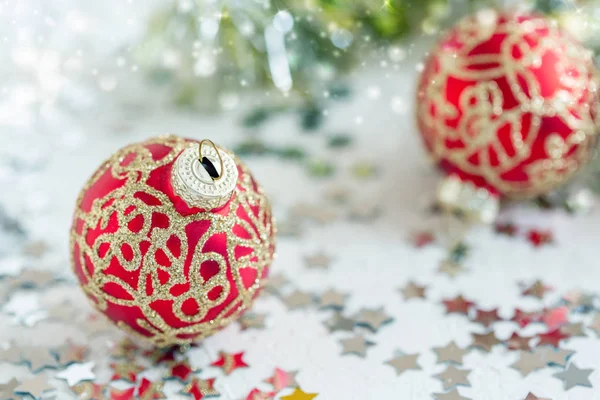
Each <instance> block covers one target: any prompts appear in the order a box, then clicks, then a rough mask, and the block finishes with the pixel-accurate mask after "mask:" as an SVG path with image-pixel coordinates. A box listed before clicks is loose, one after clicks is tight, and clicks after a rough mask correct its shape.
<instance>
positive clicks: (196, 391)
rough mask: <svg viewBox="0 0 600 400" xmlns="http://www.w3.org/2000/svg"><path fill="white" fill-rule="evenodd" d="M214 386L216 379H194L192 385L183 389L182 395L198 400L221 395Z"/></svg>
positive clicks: (189, 384)
mask: <svg viewBox="0 0 600 400" xmlns="http://www.w3.org/2000/svg"><path fill="white" fill-rule="evenodd" d="M214 384H215V378H210V379H198V378H192V380H191V381H190V383H188V384H187V385H186V386H184V387H183V389H181V393H183V394H189V395H192V397H193V398H194V399H196V400H200V399H202V398H204V397H211V396H219V395H220V393H219V392H217V390H216V389H215V388H214Z"/></svg>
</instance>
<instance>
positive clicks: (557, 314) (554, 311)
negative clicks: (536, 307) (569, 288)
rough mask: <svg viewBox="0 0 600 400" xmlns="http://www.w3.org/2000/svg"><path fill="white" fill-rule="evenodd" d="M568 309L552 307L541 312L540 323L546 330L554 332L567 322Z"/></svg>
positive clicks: (565, 307)
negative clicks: (546, 327)
mask: <svg viewBox="0 0 600 400" xmlns="http://www.w3.org/2000/svg"><path fill="white" fill-rule="evenodd" d="M568 315H569V308H568V307H567V306H561V307H554V308H551V309H549V310H544V311H543V312H542V321H543V322H544V323H545V324H546V325H547V326H548V329H550V330H554V329H556V328H559V327H561V326H563V325H566V324H567V323H568V322H569V321H568Z"/></svg>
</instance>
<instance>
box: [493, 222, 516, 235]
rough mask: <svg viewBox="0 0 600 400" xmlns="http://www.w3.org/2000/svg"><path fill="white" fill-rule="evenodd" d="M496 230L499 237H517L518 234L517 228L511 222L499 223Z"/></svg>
mask: <svg viewBox="0 0 600 400" xmlns="http://www.w3.org/2000/svg"><path fill="white" fill-rule="evenodd" d="M494 230H495V231H496V233H497V234H499V235H506V236H511V237H512V236H515V235H516V234H517V230H518V229H517V226H516V225H515V224H513V223H511V222H507V223H500V222H499V223H497V224H496V226H495V227H494Z"/></svg>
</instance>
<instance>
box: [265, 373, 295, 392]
mask: <svg viewBox="0 0 600 400" xmlns="http://www.w3.org/2000/svg"><path fill="white" fill-rule="evenodd" d="M297 373H298V371H285V370H283V369H281V368H275V372H274V373H273V376H271V377H269V378H267V379H265V382H266V383H269V384H271V385H273V390H274V391H275V392H280V391H281V390H283V389H285V388H287V387H297V386H298V383H296V374H297Z"/></svg>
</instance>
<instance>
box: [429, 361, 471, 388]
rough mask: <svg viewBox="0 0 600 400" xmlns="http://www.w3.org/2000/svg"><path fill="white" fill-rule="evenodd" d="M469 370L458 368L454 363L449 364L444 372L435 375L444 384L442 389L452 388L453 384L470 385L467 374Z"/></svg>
mask: <svg viewBox="0 0 600 400" xmlns="http://www.w3.org/2000/svg"><path fill="white" fill-rule="evenodd" d="M470 372H471V371H469V370H466V369H458V368H456V367H455V366H454V365H449V366H448V368H446V370H445V371H444V372H441V373H439V374H437V375H435V377H436V378H438V379H439V380H440V381H442V385H443V386H444V390H448V389H452V388H453V387H455V386H459V385H461V386H471V384H470V383H469V378H468V375H469V373H470Z"/></svg>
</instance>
